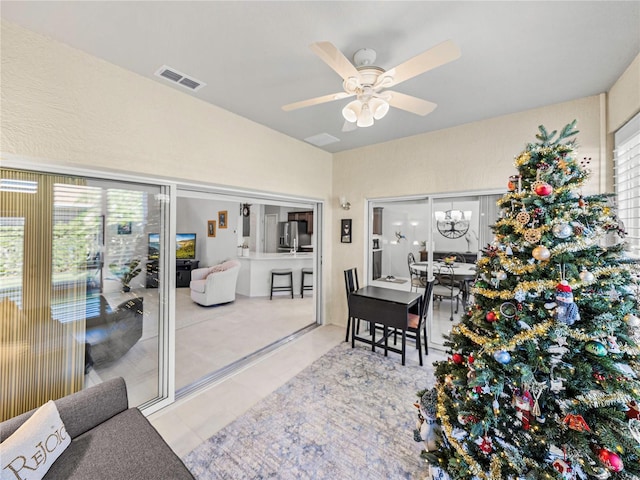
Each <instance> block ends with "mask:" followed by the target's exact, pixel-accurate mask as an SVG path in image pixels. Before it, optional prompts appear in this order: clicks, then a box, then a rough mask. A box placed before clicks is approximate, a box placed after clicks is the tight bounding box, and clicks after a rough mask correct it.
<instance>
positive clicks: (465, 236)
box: [367, 192, 500, 348]
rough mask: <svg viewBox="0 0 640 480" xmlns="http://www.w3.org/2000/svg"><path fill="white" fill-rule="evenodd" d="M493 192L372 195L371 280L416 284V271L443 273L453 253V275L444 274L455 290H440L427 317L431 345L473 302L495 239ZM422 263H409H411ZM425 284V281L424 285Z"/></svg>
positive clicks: (434, 275) (394, 285)
mask: <svg viewBox="0 0 640 480" xmlns="http://www.w3.org/2000/svg"><path fill="white" fill-rule="evenodd" d="M499 197H500V195H499V194H497V193H493V192H479V193H476V192H469V193H459V194H435V195H429V196H416V197H411V198H407V197H400V198H385V199H380V200H370V201H369V235H368V246H367V252H368V255H367V257H368V265H367V266H368V268H367V277H368V282H369V283H370V284H372V285H377V286H380V287H384V288H393V289H400V290H410V289H414V290H415V289H416V286H415V285H420V283H419V282H412V275H414V276H415V275H416V274H417V275H420V274H422V275H424V276H425V277H427V278H431V279H433V278H437V277H438V276H439V274H440V273H441V270H442V269H441V263H443V262H442V260H443V259H444V258H445V257H449V258H453V257H455V260H454V265H453V267H452V268H451V269H450V270H451V272H452V273H451V276H452V277H453V278H449V279H444V278H443V279H441V280H442V281H443V283H450V284H451V285H454V286H455V287H456V288H455V289H453V290H452V291H453V292H454V293H455V295H449V296H445V295H440V296H435V297H434V299H433V301H432V302H431V311H430V314H429V319H428V323H427V331H428V337H429V338H428V342H429V345H430V346H433V347H435V348H442V347H443V345H444V337H443V335H446V334H447V333H448V332H449V331H450V330H451V327H452V326H453V325H454V324H455V323H456V322H458V321H459V320H460V318H461V317H462V315H463V313H464V311H465V307H466V306H467V305H469V304H471V303H472V302H473V294H472V291H471V285H472V283H473V281H474V279H475V270H474V264H475V262H476V260H477V259H478V258H479V256H481V255H482V250H483V249H484V248H485V247H486V246H487V244H489V243H491V242H492V241H493V232H492V230H491V225H492V224H493V223H494V222H495V220H496V219H497V206H496V201H497V200H498V198H499ZM410 263H415V264H417V265H416V266H414V268H412V269H411V271H410V269H409V264H410ZM418 289H419V287H418Z"/></svg>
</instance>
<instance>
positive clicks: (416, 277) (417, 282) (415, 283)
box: [407, 253, 426, 292]
mask: <svg viewBox="0 0 640 480" xmlns="http://www.w3.org/2000/svg"><path fill="white" fill-rule="evenodd" d="M414 263H416V257H414V255H413V253H409V254H408V255H407V265H408V266H409V280H410V281H411V283H410V287H409V291H410V292H412V291H413V289H414V288H415V289H416V292H417V291H418V288H424V286H425V284H426V277H424V276H422V274H421V273H420V272H419V271H418V270H416V269H415V268H414V267H413V264H414Z"/></svg>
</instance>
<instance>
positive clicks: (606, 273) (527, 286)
mask: <svg viewBox="0 0 640 480" xmlns="http://www.w3.org/2000/svg"><path fill="white" fill-rule="evenodd" d="M629 269H630V267H629V266H628V265H621V266H616V267H603V268H597V269H595V270H594V271H593V272H591V273H593V278H594V280H592V281H591V282H583V281H577V282H571V283H570V284H569V285H570V286H571V289H572V290H574V289H576V288H581V287H585V286H588V285H592V284H594V283H596V282H597V281H598V279H599V278H600V277H612V276H615V275H617V274H619V273H622V272H624V271H629ZM512 273H519V272H512ZM557 284H558V281H557V280H537V281H530V282H522V283H520V284H518V286H517V287H516V288H515V289H514V290H492V289H489V288H480V287H472V288H471V293H473V294H474V295H476V294H477V295H482V296H484V297H486V298H493V299H495V298H499V299H502V300H510V299H512V298H514V297H515V294H516V292H517V291H518V290H523V291H525V292H528V291H535V292H538V293H542V292H544V291H545V290H552V289H555V287H556V285H557Z"/></svg>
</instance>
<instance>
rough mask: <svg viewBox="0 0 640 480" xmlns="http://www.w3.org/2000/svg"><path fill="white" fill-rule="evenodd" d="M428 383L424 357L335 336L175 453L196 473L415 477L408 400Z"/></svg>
mask: <svg viewBox="0 0 640 480" xmlns="http://www.w3.org/2000/svg"><path fill="white" fill-rule="evenodd" d="M410 348H412V346H411V347H410ZM433 384H434V376H433V368H432V367H431V365H430V363H429V362H427V363H425V366H424V367H420V366H418V365H417V363H412V362H411V361H407V365H406V366H404V367H403V366H402V365H401V364H400V356H399V355H395V354H392V353H390V354H389V356H388V357H385V356H384V355H383V353H382V352H381V351H377V352H375V353H374V352H371V350H370V349H368V348H367V347H366V346H356V348H354V349H352V348H351V346H350V345H349V344H348V343H343V344H341V345H339V346H337V347H335V348H333V349H332V350H330V351H329V352H328V353H327V354H325V355H324V356H322V357H321V358H320V359H318V360H317V361H316V362H314V363H313V364H312V365H310V366H309V367H308V368H306V369H305V370H303V371H302V372H301V373H300V374H298V375H297V376H295V377H294V378H293V379H291V380H290V381H289V382H287V383H286V384H285V385H283V386H282V387H280V388H279V389H278V390H276V391H275V392H273V393H272V394H271V395H269V396H268V397H267V398H265V399H264V400H262V401H261V402H260V403H258V404H257V405H255V406H254V407H253V408H251V409H250V410H249V411H248V412H247V413H246V414H244V415H243V416H241V417H239V418H238V419H236V420H235V421H234V422H232V423H231V424H229V425H228V426H227V427H225V428H224V429H222V430H221V431H219V432H218V433H217V434H216V435H214V436H213V437H211V438H209V439H208V440H207V441H205V442H204V443H202V444H201V445H199V446H198V447H197V448H195V449H194V450H193V451H192V452H191V453H189V454H188V455H187V456H186V457H185V458H183V460H184V462H185V464H186V465H187V467H188V468H189V470H191V472H192V473H193V475H194V476H195V477H196V478H197V479H198V480H205V479H206V480H211V479H225V480H228V479H266V478H277V479H283V480H286V479H314V480H321V479H327V480H329V479H331V480H336V479H367V480H375V479H380V480H388V479H401V478H407V479H409V478H410V479H422V478H425V477H426V476H427V472H428V466H427V465H426V463H425V462H424V461H423V460H421V459H420V450H421V448H422V443H417V442H415V441H414V439H413V429H414V428H415V421H416V418H417V411H416V409H415V407H414V406H413V402H414V401H416V399H417V397H416V395H415V394H416V392H417V391H418V390H420V389H423V388H426V387H428V386H431V385H433Z"/></svg>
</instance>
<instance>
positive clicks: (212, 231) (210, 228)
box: [207, 220, 216, 237]
mask: <svg viewBox="0 0 640 480" xmlns="http://www.w3.org/2000/svg"><path fill="white" fill-rule="evenodd" d="M207 236H208V237H215V236H216V221H215V220H209V221H208V222H207Z"/></svg>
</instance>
